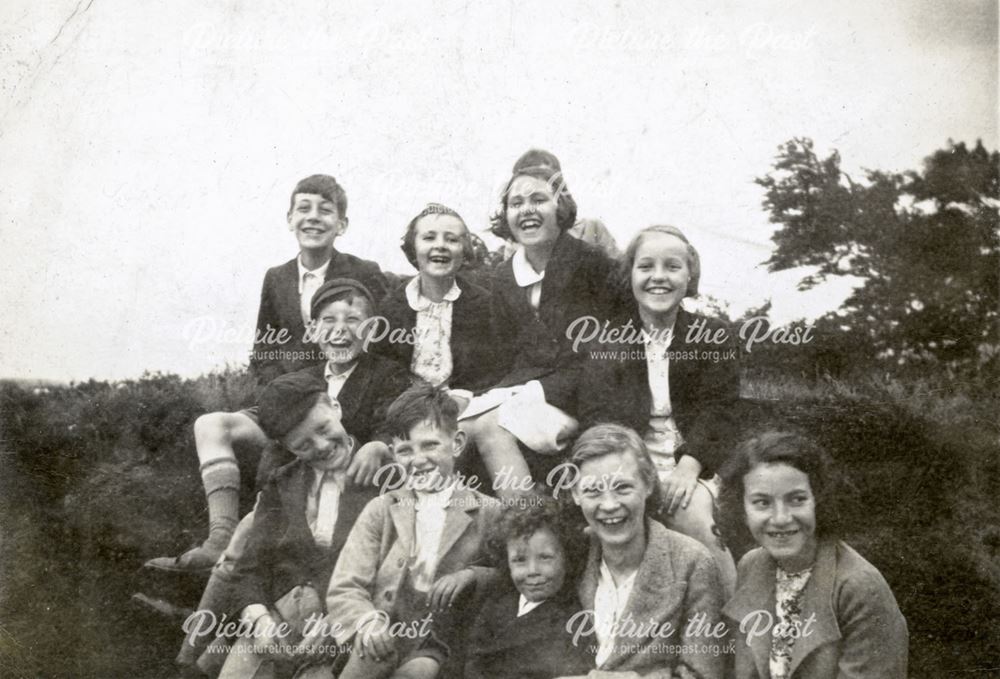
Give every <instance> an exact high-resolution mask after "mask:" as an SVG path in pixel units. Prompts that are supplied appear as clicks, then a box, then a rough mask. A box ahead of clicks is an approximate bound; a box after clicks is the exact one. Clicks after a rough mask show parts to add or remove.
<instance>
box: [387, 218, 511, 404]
mask: <svg viewBox="0 0 1000 679" xmlns="http://www.w3.org/2000/svg"><path fill="white" fill-rule="evenodd" d="M402 250H403V252H404V253H405V254H406V258H407V259H408V260H409V262H410V264H412V265H413V266H414V267H416V268H417V271H418V274H417V275H416V276H415V277H413V278H412V279H410V281H409V282H408V283H406V284H405V285H402V286H400V287H398V288H396V289H394V290H392V291H390V292H389V294H388V295H387V296H386V297H385V299H383V300H382V303H381V304H380V305H379V309H380V311H381V314H382V318H383V319H384V325H383V324H376V325H375V332H376V333H377V334H379V335H381V336H382V340H381V341H379V342H377V343H376V351H378V352H380V353H383V354H385V355H387V356H389V357H390V358H393V359H395V360H397V361H399V362H400V363H403V364H404V365H406V366H408V367H409V368H410V371H411V372H412V373H413V374H414V375H416V376H418V377H420V378H422V379H424V380H426V381H427V382H429V383H430V384H432V385H434V386H442V385H446V386H448V387H450V388H451V389H453V390H467V391H468V392H473V391H476V390H480V389H483V388H485V387H487V386H489V385H490V384H492V383H493V382H494V381H495V379H496V377H497V375H496V368H495V367H494V366H495V364H496V362H495V360H494V358H493V352H492V351H491V343H490V342H489V337H490V293H489V292H487V291H486V290H484V289H483V288H481V287H479V286H478V285H475V284H473V283H472V282H470V281H469V280H467V279H466V278H464V277H463V276H462V275H461V272H462V270H463V268H464V267H465V266H466V265H467V264H468V263H469V262H471V261H472V259H473V250H472V243H471V241H470V236H469V229H468V227H467V226H466V225H465V222H464V221H463V220H462V218H461V217H460V216H459V214H458V213H457V212H455V211H454V210H452V209H451V208H449V207H446V206H444V205H440V204H438V203H430V204H428V205H427V207H425V208H424V209H423V210H421V211H420V213H419V214H418V215H417V216H416V217H414V218H413V219H412V220H410V223H409V224H408V225H407V227H406V233H405V234H404V236H403V243H402ZM460 393H461V392H460ZM471 395H472V394H471V393H466V394H463V396H464V397H465V398H466V399H468V398H471Z"/></svg>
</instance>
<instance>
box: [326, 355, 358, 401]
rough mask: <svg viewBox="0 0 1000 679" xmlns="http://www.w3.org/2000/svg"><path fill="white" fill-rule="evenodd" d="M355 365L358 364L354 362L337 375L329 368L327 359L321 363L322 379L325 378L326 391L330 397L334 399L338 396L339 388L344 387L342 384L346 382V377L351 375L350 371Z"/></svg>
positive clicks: (351, 371) (352, 370)
mask: <svg viewBox="0 0 1000 679" xmlns="http://www.w3.org/2000/svg"><path fill="white" fill-rule="evenodd" d="M357 367H358V364H357V363H355V364H354V365H352V366H351V367H350V368H348V369H347V370H345V371H344V372H342V373H340V374H339V375H338V374H336V373H334V372H333V370H331V369H330V362H329V361H327V362H326V363H324V364H323V379H325V380H326V387H327V389H326V393H327V395H328V396H329V397H330V398H331V399H336V398H337V397H338V396H340V390H341V389H343V388H344V384H345V383H346V382H347V378H349V377H350V376H351V373H353V372H354V369H355V368H357Z"/></svg>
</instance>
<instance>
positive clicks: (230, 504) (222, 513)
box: [201, 459, 240, 551]
mask: <svg viewBox="0 0 1000 679" xmlns="http://www.w3.org/2000/svg"><path fill="white" fill-rule="evenodd" d="M201 480H202V483H203V484H204V485H205V498H206V499H207V500H208V539H207V540H206V541H205V546H206V547H211V548H213V549H217V550H219V551H221V550H223V549H225V548H226V545H227V544H228V543H229V538H230V537H232V535H233V530H234V529H235V528H236V524H237V523H238V521H239V512H240V468H239V467H238V466H237V465H236V460H229V459H219V460H212V461H211V462H206V463H205V464H203V465H202V466H201Z"/></svg>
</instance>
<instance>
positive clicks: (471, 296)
mask: <svg viewBox="0 0 1000 679" xmlns="http://www.w3.org/2000/svg"><path fill="white" fill-rule="evenodd" d="M456 282H457V283H458V287H459V289H460V290H461V291H462V294H461V295H459V297H458V299H457V300H455V303H454V305H453V307H452V311H451V360H452V373H451V379H450V380H449V381H448V386H450V387H451V388H452V389H468V390H470V391H473V392H477V391H482V390H484V389H486V388H488V387H490V386H491V385H493V384H494V383H495V382H496V381H497V379H499V377H500V376H499V375H498V374H497V370H498V368H497V365H496V353H497V352H496V350H495V347H494V346H493V342H492V332H491V325H490V293H489V292H488V291H487V290H485V289H483V288H481V287H479V286H478V285H476V284H474V283H471V282H469V281H468V280H466V279H465V278H463V277H462V276H458V277H457V278H456ZM407 283H409V280H405V281H403V282H402V283H401V284H400V285H399V286H398V287H396V288H395V289H393V290H391V291H390V292H389V294H388V295H386V297H385V298H384V299H383V300H382V302H381V304H379V315H381V316H383V317H385V319H386V321H388V327H389V328H390V329H392V330H397V329H398V330H402V331H403V332H406V333H407V334H409V333H411V332H413V330H414V329H415V328H416V325H417V312H416V311H414V310H413V309H412V308H410V304H409V302H407V300H406V284H407ZM374 348H375V351H377V352H379V353H382V354H385V355H386V356H389V357H390V358H392V359H394V360H396V361H398V362H399V363H401V364H402V365H404V366H407V367H409V365H410V364H411V362H412V361H413V345H412V344H409V343H401V342H389V341H382V342H379V343H378V344H377V345H375V347H374Z"/></svg>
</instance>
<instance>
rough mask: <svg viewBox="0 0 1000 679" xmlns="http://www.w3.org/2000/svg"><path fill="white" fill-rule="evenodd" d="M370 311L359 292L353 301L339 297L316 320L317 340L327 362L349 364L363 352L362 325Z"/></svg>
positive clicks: (320, 312) (343, 365)
mask: <svg viewBox="0 0 1000 679" xmlns="http://www.w3.org/2000/svg"><path fill="white" fill-rule="evenodd" d="M369 316H371V313H370V312H369V309H368V305H367V304H366V302H365V300H364V299H363V298H362V297H361V296H360V295H355V296H354V299H353V300H352V301H350V302H348V301H347V300H344V299H338V300H336V301H334V302H330V303H329V304H327V305H326V306H324V307H323V308H322V309H320V310H319V313H318V314H317V315H316V318H315V319H313V320H314V323H316V343H317V344H319V347H320V349H321V350H322V352H323V355H324V356H326V359H327V361H329V362H330V363H332V364H333V365H334V366H339V367H349V366H351V365H353V364H354V363H355V362H356V361H357V360H358V357H359V356H360V355H361V351H362V348H363V346H364V338H363V337H362V336H361V333H360V329H361V324H362V323H364V322H365V321H366V320H368V318H369Z"/></svg>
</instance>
